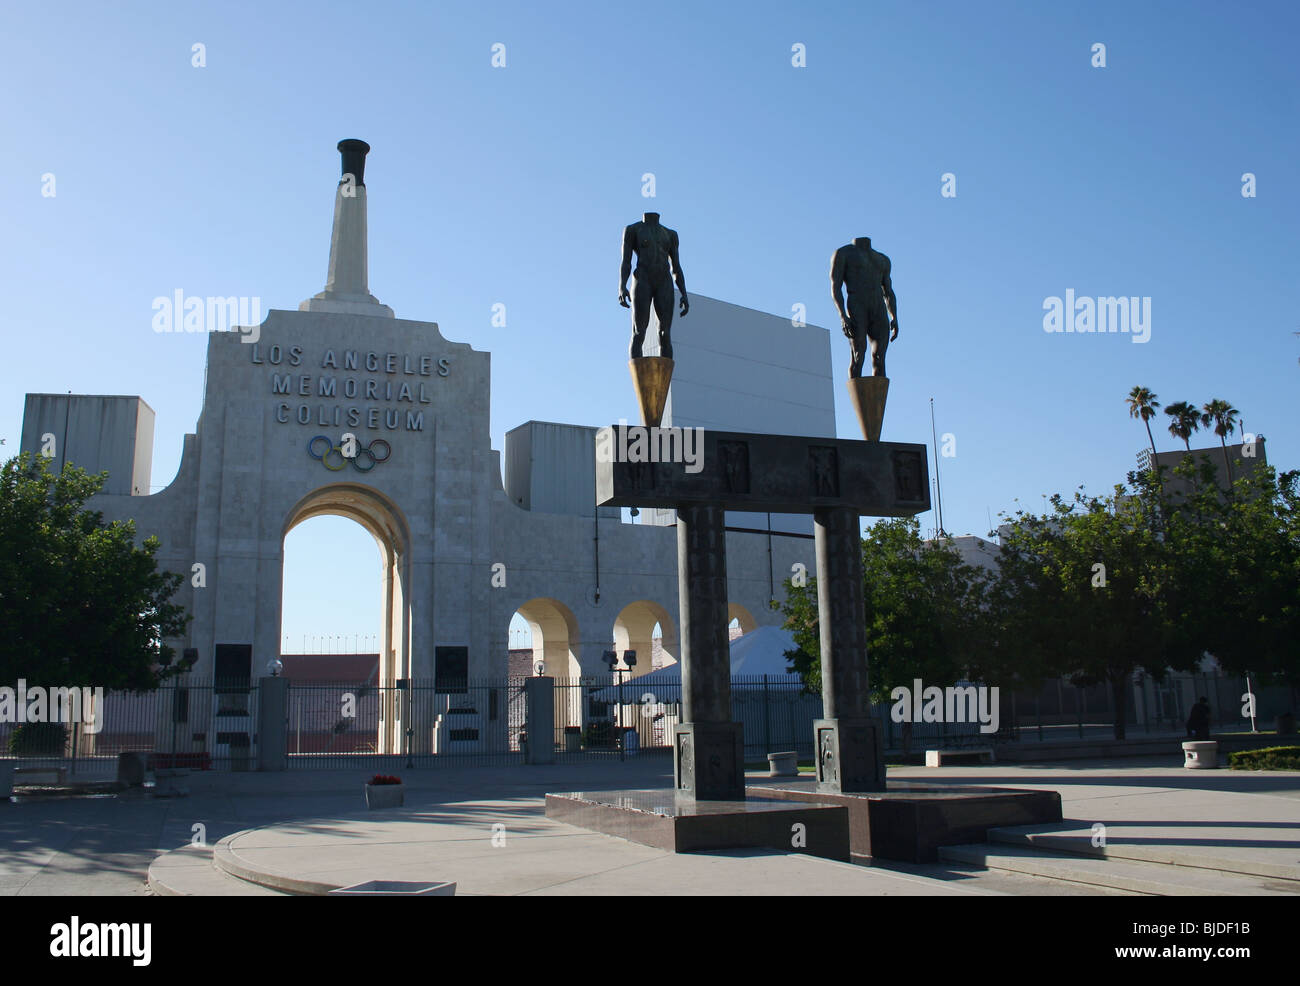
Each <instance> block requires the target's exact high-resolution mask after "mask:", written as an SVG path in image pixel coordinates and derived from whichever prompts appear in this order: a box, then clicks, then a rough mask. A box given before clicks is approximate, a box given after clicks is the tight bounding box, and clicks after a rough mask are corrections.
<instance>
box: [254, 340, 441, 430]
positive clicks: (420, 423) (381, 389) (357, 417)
mask: <svg viewBox="0 0 1300 986" xmlns="http://www.w3.org/2000/svg"><path fill="white" fill-rule="evenodd" d="M250 348H251V350H252V352H251V354H250V357H251V361H252V362H253V363H254V364H256V365H261V364H264V363H269V364H270V365H272V366H280V365H282V364H283V365H285V366H288V367H300V366H302V365H303V351H302V347H301V346H289V347H287V348H282V347H280V346H278V345H275V346H270V347H269V348H268V349H267V351H266V353H265V358H263V353H262V351H261V344H260V343H253V344H252V346H251V347H250ZM320 365H321V368H322V369H327V370H335V371H337V370H343V371H347V370H356V371H358V372H370V373H388V374H393V375H398V374H401V375H405V376H424V377H429V376H433V375H435V374H436V375H437V376H440V377H445V376H447V375H448V374H449V373H450V371H451V366H450V361H449V359H448V358H447V357H445V356H444V357H442V358H440V359H437V360H436V361H435V359H434V357H432V356H420V357H418V358H413V357H411V356H405V355H402V354H400V353H375V352H362V351H359V350H351V349H348V350H343V352H342V360H341V361H340V359H339V356H338V355H337V354H336V353H335V351H334V350H332V349H327V350H325V353H324V355H323V356H322V357H321V363H320ZM271 393H272V394H284V395H288V396H298V397H325V398H334V399H335V400H337V399H339V398H345V399H360V400H369V401H406V402H408V403H410V404H431V403H433V400H432V398H431V397H430V396H429V393H428V391H427V390H426V389H425V383H424V382H423V381H410V382H407V381H400V382H399V381H397V380H374V379H369V380H367V379H360V380H359V379H357V378H356V377H350V376H335V375H333V374H327V373H322V374H320V375H318V376H315V377H313V376H312V374H310V373H296V374H295V373H272V374H271ZM291 410H293V411H295V412H296V413H295V414H294V415H293V417H295V418H296V419H297V421H298V423H299V424H304V425H305V424H318V425H322V426H329V425H342V424H346V425H347V426H349V427H358V426H362V427H369V428H379V427H384V428H387V429H388V430H390V431H393V430H401V429H403V427H404V430H407V431H423V430H424V412H423V411H418V412H417V411H415V410H408V411H406V413H405V419H403V415H402V413H401V411H400V410H398V409H394V408H382V409H381V408H378V407H365V408H361V407H356V406H352V407H346V408H345V407H342V406H339V405H333V406H327V405H320V404H318V405H315V406H313V405H310V404H299V405H298V406H297V407H296V408H292V409H291V407H290V405H289V404H288V403H279V404H277V405H276V408H275V418H276V420H277V421H279V422H282V423H283V422H288V421H289V420H291V418H290V412H291Z"/></svg>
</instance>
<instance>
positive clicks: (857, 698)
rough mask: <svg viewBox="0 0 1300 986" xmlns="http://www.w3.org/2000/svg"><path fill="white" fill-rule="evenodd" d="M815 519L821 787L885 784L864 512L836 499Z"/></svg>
mask: <svg viewBox="0 0 1300 986" xmlns="http://www.w3.org/2000/svg"><path fill="white" fill-rule="evenodd" d="M814 520H815V528H816V537H817V614H818V622H819V625H820V630H821V665H822V705H823V711H822V715H823V716H824V717H825V718H822V719H818V720H817V721H816V722H815V723H813V731H814V738H815V740H816V742H815V746H814V748H815V750H816V751H817V787H818V790H821V791H827V792H831V793H835V794H839V793H845V794H849V793H853V792H858V791H883V790H884V789H885V760H884V744H883V742H882V739H881V736H880V724H879V723H878V722H876V721H875V719H873V718H872V716H871V698H870V694H869V692H868V687H867V627H866V610H865V602H864V600H863V596H862V536H861V534H860V533H859V530H858V512H857V511H856V510H855V509H853V508H851V507H829V508H826V509H823V510H818V511H816V513H815V514H814Z"/></svg>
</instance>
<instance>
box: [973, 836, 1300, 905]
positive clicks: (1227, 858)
mask: <svg viewBox="0 0 1300 986" xmlns="http://www.w3.org/2000/svg"><path fill="white" fill-rule="evenodd" d="M1110 831H1111V838H1110V839H1109V840H1108V841H1107V844H1106V845H1105V846H1094V845H1093V844H1092V841H1093V833H1092V826H1090V825H1085V824H1082V823H1080V822H1078V821H1070V820H1066V821H1064V822H1060V823H1057V824H1054V825H1017V826H1008V827H1002V828H991V829H989V830H988V840H989V842H991V843H1001V844H1005V845H1015V846H1031V847H1033V848H1036V849H1045V850H1048V851H1051V852H1057V853H1066V854H1069V855H1074V856H1087V857H1091V858H1094V859H1110V860H1132V861H1135V862H1142V863H1157V864H1162V865H1166V866H1181V867H1191V868H1196V869H1203V870H1211V871H1214V872H1218V873H1233V874H1243V875H1247V876H1253V877H1262V878H1264V879H1268V880H1281V881H1290V882H1293V883H1295V887H1294V888H1293V889H1292V892H1293V893H1300V865H1297V864H1293V863H1286V862H1277V861H1275V860H1262V859H1257V858H1250V857H1247V856H1242V855H1233V854H1230V853H1227V852H1222V851H1216V847H1215V846H1214V845H1212V844H1205V843H1198V844H1194V845H1193V844H1185V845H1171V844H1164V845H1144V844H1141V843H1133V842H1125V841H1124V839H1123V835H1122V833H1123V826H1122V825H1116V826H1112V827H1111V830H1110ZM1117 834H1118V835H1119V837H1118V838H1117V837H1116V835H1117ZM1261 835H1263V836H1268V837H1272V833H1261ZM1185 837H1186V838H1188V839H1192V838H1194V836H1192V835H1191V834H1190V833H1186V835H1185Z"/></svg>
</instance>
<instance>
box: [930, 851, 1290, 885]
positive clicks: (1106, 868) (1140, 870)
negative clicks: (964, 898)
mask: <svg viewBox="0 0 1300 986" xmlns="http://www.w3.org/2000/svg"><path fill="white" fill-rule="evenodd" d="M939 858H940V859H943V860H946V861H949V862H958V863H967V864H973V865H977V866H983V867H985V868H987V869H996V870H1006V871H1008V872H1012V873H1023V874H1026V875H1029V876H1036V877H1041V878H1045V879H1049V880H1060V881H1063V882H1066V883H1081V884H1086V885H1088V886H1092V887H1108V888H1111V889H1114V890H1125V891H1128V892H1129V893H1135V894H1149V895H1152V896H1156V897H1243V896H1249V897H1258V896H1265V897H1273V896H1278V897H1289V896H1294V895H1295V894H1296V893H1297V891H1298V890H1300V886H1296V885H1293V884H1291V882H1290V881H1286V880H1270V879H1268V878H1266V877H1259V876H1248V875H1244V874H1239V873H1225V872H1221V871H1212V870H1205V869H1197V868H1193V867H1184V866H1168V865H1164V864H1161V863H1147V862H1135V861H1131V860H1123V859H1107V858H1101V857H1090V856H1083V855H1074V854H1069V853H1057V852H1051V851H1049V850H1044V849H1039V848H1035V847H1032V846H1014V845H1007V844H989V845H968V846H945V847H943V848H941V849H940V850H939Z"/></svg>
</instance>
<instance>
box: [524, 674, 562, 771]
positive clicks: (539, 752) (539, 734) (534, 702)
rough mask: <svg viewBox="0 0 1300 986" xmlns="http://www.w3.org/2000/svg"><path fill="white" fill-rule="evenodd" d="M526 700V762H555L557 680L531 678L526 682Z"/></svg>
mask: <svg viewBox="0 0 1300 986" xmlns="http://www.w3.org/2000/svg"><path fill="white" fill-rule="evenodd" d="M524 701H525V702H526V703H527V705H526V706H525V708H526V710H527V711H526V713H525V718H524V722H525V727H524V728H525V729H526V730H527V732H528V752H527V753H526V754H525V756H524V763H555V681H554V680H553V679H551V678H547V677H544V676H543V677H539V678H529V679H528V680H527V681H525V682H524Z"/></svg>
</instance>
